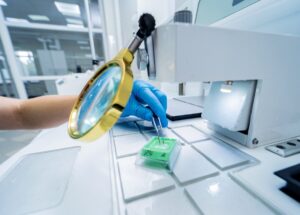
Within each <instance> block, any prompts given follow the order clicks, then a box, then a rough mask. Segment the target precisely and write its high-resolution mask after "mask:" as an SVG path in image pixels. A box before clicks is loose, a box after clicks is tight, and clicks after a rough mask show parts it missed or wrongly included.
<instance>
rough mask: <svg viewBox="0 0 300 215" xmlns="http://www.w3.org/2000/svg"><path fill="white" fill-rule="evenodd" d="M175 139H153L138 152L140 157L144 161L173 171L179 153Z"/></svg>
mask: <svg viewBox="0 0 300 215" xmlns="http://www.w3.org/2000/svg"><path fill="white" fill-rule="evenodd" d="M180 148H181V147H180V144H179V143H178V142H177V139H174V138H167V137H153V138H152V139H151V140H150V141H149V142H148V143H147V144H146V145H145V146H144V147H143V148H142V150H141V151H140V157H141V158H142V159H144V160H145V161H147V162H148V164H149V162H152V163H157V164H161V165H162V166H165V167H168V169H169V170H172V169H173V166H174V165H175V162H176V159H177V157H178V154H179V152H180Z"/></svg>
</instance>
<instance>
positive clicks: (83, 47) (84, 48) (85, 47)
mask: <svg viewBox="0 0 300 215" xmlns="http://www.w3.org/2000/svg"><path fill="white" fill-rule="evenodd" d="M79 48H80V49H81V50H91V48H90V47H89V46H79Z"/></svg>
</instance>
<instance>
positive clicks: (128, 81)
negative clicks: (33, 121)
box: [68, 58, 133, 142]
mask: <svg viewBox="0 0 300 215" xmlns="http://www.w3.org/2000/svg"><path fill="white" fill-rule="evenodd" d="M112 65H117V66H119V67H120V68H121V72H122V76H121V81H120V83H119V87H118V89H117V93H116V95H115V96H114V98H113V100H112V102H111V104H110V106H109V107H108V108H107V110H106V111H105V113H104V114H103V116H102V117H101V118H100V119H99V120H98V121H97V123H96V124H95V125H94V126H93V127H91V128H90V129H89V130H88V131H86V132H85V133H83V134H80V133H79V132H78V130H77V129H76V128H77V115H78V112H79V108H80V107H81V104H82V102H83V99H84V97H85V95H86V94H87V92H88V91H89V89H90V88H91V87H92V86H93V84H94V83H95V82H96V81H97V80H98V78H100V77H101V75H103V74H104V71H106V69H107V68H109V67H110V66H112ZM132 85H133V75H132V72H131V69H130V67H129V66H126V64H125V62H124V59H122V58H116V59H113V60H111V61H109V62H107V63H106V64H104V65H103V66H102V67H100V68H99V69H98V70H97V71H96V73H95V74H94V75H93V76H92V78H91V79H90V80H89V81H88V82H87V83H86V85H85V86H84V88H83V89H82V91H81V93H80V94H79V97H78V99H77V101H76V102H75V104H74V106H73V108H72V111H71V114H70V117H69V123H68V133H69V135H70V136H71V137H72V138H73V139H80V140H83V141H87V142H90V141H93V140H96V139H97V138H99V137H100V136H102V135H103V134H104V133H106V132H107V131H108V130H110V129H111V128H112V127H113V126H114V124H115V123H116V122H117V121H118V119H119V117H120V116H121V114H122V111H123V109H124V108H125V106H126V104H127V101H128V100H129V97H130V95H131V90H132Z"/></svg>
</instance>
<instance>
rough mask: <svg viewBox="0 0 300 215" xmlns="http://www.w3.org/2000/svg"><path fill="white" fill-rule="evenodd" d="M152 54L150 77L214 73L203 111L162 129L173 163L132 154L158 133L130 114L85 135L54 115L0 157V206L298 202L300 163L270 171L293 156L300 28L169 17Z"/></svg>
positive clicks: (130, 208) (150, 208)
mask: <svg viewBox="0 0 300 215" xmlns="http://www.w3.org/2000/svg"><path fill="white" fill-rule="evenodd" d="M187 41H188V42H187ZM190 41H192V43H190ZM154 53H155V60H156V61H155V65H156V79H157V80H159V81H178V82H187V81H210V82H212V84H211V90H210V93H209V95H208V97H206V99H205V103H204V111H203V117H204V118H205V119H201V118H196V119H188V120H181V121H176V122H172V121H170V122H169V127H168V129H166V130H165V131H164V133H165V135H166V136H167V137H173V138H177V139H178V140H179V141H180V142H181V144H182V148H181V151H180V154H179V157H178V159H177V161H176V164H175V166H174V170H173V173H172V174H170V173H169V172H167V171H165V170H163V169H151V170H149V169H146V168H143V167H141V166H138V165H135V161H136V155H137V153H138V152H139V150H140V149H141V148H142V147H143V145H144V144H146V143H147V141H148V140H149V139H150V138H151V137H152V136H153V135H155V134H156V131H155V130H153V128H151V127H147V126H145V123H143V122H141V121H138V120H137V119H128V120H126V121H123V122H120V123H118V124H117V125H115V126H114V128H113V129H112V130H111V131H110V132H109V133H107V134H106V135H104V136H103V137H102V138H101V139H99V140H97V141H95V142H94V143H92V144H84V145H82V144H80V143H79V142H76V141H74V140H72V139H70V137H69V136H68V134H67V126H66V125H62V126H60V127H58V128H54V129H49V130H45V131H43V132H42V133H41V134H40V135H39V136H38V137H37V138H35V139H34V140H33V142H32V143H31V144H29V145H28V146H27V147H25V148H24V149H22V150H21V151H19V152H17V153H16V154H15V155H14V156H12V157H11V158H9V159H8V160H7V161H6V162H4V163H2V164H1V166H0V214H105V215H106V214H120V215H125V214H127V215H146V214H147V215H161V214H163V215H165V214H172V215H173V214H176V215H181V214H187V215H194V214H208V215H210V214H292V215H293V214H295V215H296V214H299V213H300V203H299V200H297V197H295V195H293V194H291V193H290V192H287V190H286V186H287V185H288V182H287V181H289V180H294V182H295V183H297V180H298V183H299V172H298V173H297V171H296V172H295V170H294V169H293V170H291V169H288V170H289V171H291V172H293V175H290V177H289V179H287V181H285V180H283V179H282V178H280V177H278V176H283V175H284V174H283V173H282V172H278V171H279V170H282V169H287V168H289V167H292V166H295V165H297V164H299V162H300V154H299V153H297V150H296V149H297V148H298V147H299V148H300V141H299V140H298V139H297V138H298V137H299V136H300V112H299V108H298V107H299V98H298V97H297V95H298V94H299V93H298V92H299V90H300V85H299V80H300V73H299V71H298V70H299V68H300V61H299V56H300V38H298V37H295V36H289V35H274V34H266V33H255V32H248V31H239V30H228V29H222V28H211V27H202V26H193V25H182V24H175V25H174V24H169V25H165V26H161V27H159V28H158V29H157V31H156V33H155V38H154ZM152 75H153V74H152ZM288 143H289V144H288ZM291 143H292V144H291ZM279 146H281V147H279ZM292 147H294V148H292ZM291 149H293V150H291ZM291 151H292V153H291ZM275 172H277V173H276V174H277V175H278V176H277V175H275V174H274V173H275ZM289 184H290V181H289ZM293 185H294V184H293ZM294 191H296V192H297V191H298V190H297V189H294Z"/></svg>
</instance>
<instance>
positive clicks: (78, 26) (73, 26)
mask: <svg viewBox="0 0 300 215" xmlns="http://www.w3.org/2000/svg"><path fill="white" fill-rule="evenodd" d="M67 26H68V27H70V28H84V26H83V25H75V24H67Z"/></svg>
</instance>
